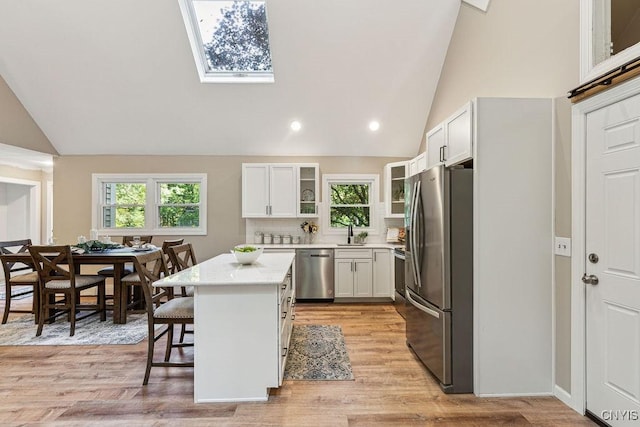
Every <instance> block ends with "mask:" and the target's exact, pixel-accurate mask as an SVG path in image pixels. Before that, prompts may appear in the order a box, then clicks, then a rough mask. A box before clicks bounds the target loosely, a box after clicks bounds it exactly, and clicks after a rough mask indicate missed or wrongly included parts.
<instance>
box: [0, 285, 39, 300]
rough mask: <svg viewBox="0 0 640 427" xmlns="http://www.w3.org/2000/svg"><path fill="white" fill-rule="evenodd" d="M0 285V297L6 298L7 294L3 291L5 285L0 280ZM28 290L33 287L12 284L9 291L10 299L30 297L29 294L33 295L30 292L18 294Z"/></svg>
mask: <svg viewBox="0 0 640 427" xmlns="http://www.w3.org/2000/svg"><path fill="white" fill-rule="evenodd" d="M0 287H2V290H0V299H6V295H7V294H6V292H5V289H6V287H5V285H4V282H0ZM28 290H33V287H32V286H14V287H13V288H12V291H11V299H12V300H19V299H25V298H31V296H32V295H33V294H32V293H28V294H24V295H18V294H21V293H22V292H24V291H28Z"/></svg>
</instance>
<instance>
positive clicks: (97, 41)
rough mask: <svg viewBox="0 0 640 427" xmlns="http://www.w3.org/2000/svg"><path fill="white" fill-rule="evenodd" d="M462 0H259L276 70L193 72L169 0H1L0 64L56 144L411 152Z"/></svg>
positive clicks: (75, 149)
mask: <svg viewBox="0 0 640 427" xmlns="http://www.w3.org/2000/svg"><path fill="white" fill-rule="evenodd" d="M459 7H460V0H348V1H345V0H323V1H317V0H267V13H268V18H269V30H270V41H271V51H272V58H273V68H274V73H275V83H273V84H203V83H200V81H199V78H198V74H197V71H196V67H195V64H194V59H193V56H192V54H191V49H190V45H189V41H188V38H187V33H186V30H185V27H184V22H183V19H182V16H181V13H180V9H179V5H178V0H136V1H131V0H47V1H42V0H20V1H14V0H0V75H1V76H2V77H3V78H4V79H5V80H6V82H7V84H8V85H9V87H10V88H11V89H12V91H13V92H14V93H15V95H16V96H17V98H18V99H19V100H20V102H21V103H22V104H23V105H24V107H25V108H26V110H27V111H28V112H29V114H30V115H31V116H32V117H33V119H34V120H35V122H36V123H37V124H38V126H39V127H40V128H41V129H42V131H43V132H44V134H45V135H46V136H47V137H48V138H49V140H50V141H51V143H52V144H53V146H54V147H55V148H56V150H57V151H58V152H59V153H60V154H62V155H71V154H194V155H196V154H218V155H234V154H237V155H353V156H359V155H371V156H407V157H408V156H413V155H415V154H416V151H417V149H418V146H419V144H420V141H421V138H422V132H423V131H424V127H425V123H426V120H427V117H428V114H429V108H430V105H431V102H432V99H433V96H434V93H435V89H436V86H437V82H438V78H439V76H440V70H441V68H442V64H443V62H444V58H445V55H446V52H447V47H448V44H449V41H450V38H451V34H452V31H453V27H454V24H455V20H456V17H457V14H458V9H459ZM374 119H375V120H377V121H379V122H380V124H381V127H380V130H379V131H378V132H375V133H373V132H371V131H370V130H369V129H368V127H367V125H368V122H369V121H370V120H374ZM292 120H299V121H300V122H302V124H303V128H302V130H301V131H299V132H297V133H294V132H292V131H291V130H290V128H289V124H290V122H291V121H292Z"/></svg>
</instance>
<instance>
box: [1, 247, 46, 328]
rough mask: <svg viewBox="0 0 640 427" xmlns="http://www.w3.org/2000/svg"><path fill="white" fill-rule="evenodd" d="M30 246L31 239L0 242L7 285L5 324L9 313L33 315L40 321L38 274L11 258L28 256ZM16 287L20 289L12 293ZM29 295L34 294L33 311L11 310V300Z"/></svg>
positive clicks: (5, 283) (31, 266) (3, 321)
mask: <svg viewBox="0 0 640 427" xmlns="http://www.w3.org/2000/svg"><path fill="white" fill-rule="evenodd" d="M29 246H31V239H24V240H10V241H6V242H0V259H1V262H2V269H3V270H4V285H5V297H4V315H3V316H2V323H3V324H4V323H7V320H8V319H9V313H33V314H34V315H35V317H36V319H35V320H36V321H38V306H39V298H38V297H39V292H38V272H37V271H35V270H34V267H33V265H28V264H24V263H21V262H17V261H16V260H15V259H12V258H11V255H14V254H28V253H29ZM29 261H31V258H29ZM14 287H15V288H17V289H18V288H19V290H18V291H17V292H16V293H15V294H13V293H12V291H13V288H14ZM28 294H33V301H32V305H31V310H22V309H13V310H12V309H11V298H14V297H20V296H23V295H28Z"/></svg>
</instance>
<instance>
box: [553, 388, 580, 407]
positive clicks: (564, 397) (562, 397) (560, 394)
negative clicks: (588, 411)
mask: <svg viewBox="0 0 640 427" xmlns="http://www.w3.org/2000/svg"><path fill="white" fill-rule="evenodd" d="M553 395H554V396H555V397H557V398H558V400H559V401H561V402H562V403H564V404H565V405H567V406H568V407H569V408H571V409H574V408H573V406H572V405H573V401H572V399H571V394H570V393H569V392H567V391H566V390H565V389H563V388H562V387H560V386H559V385H557V384H556V385H555V386H554V387H553ZM574 410H575V409H574ZM576 412H577V411H576Z"/></svg>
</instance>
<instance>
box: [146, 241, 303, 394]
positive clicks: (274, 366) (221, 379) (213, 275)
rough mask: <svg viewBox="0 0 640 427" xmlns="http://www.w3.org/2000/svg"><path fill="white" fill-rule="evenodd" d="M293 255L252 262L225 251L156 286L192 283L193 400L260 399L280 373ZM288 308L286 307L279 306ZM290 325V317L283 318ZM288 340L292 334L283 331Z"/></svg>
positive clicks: (271, 255) (188, 284) (278, 382)
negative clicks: (284, 304)
mask: <svg viewBox="0 0 640 427" xmlns="http://www.w3.org/2000/svg"><path fill="white" fill-rule="evenodd" d="M294 259H295V255H294V254H292V253H275V254H262V255H261V256H260V257H259V258H258V260H257V261H256V262H255V263H254V264H251V265H241V264H238V263H237V262H235V257H234V256H233V255H232V254H223V255H219V256H217V257H215V258H211V259H209V260H206V261H204V262H202V263H201V264H198V265H195V266H193V267H191V268H188V269H186V270H183V271H181V272H178V273H176V274H173V275H171V276H169V277H166V278H164V279H162V280H159V281H157V282H155V283H154V286H194V287H195V292H194V301H195V303H194V401H195V402H196V403H204V402H241V401H264V400H267V398H268V396H269V388H271V387H278V386H279V385H280V378H281V374H282V372H281V371H282V366H281V361H282V360H283V359H282V357H283V356H282V349H283V348H284V347H287V346H288V343H282V342H281V340H282V339H283V338H282V335H283V334H282V331H281V326H282V325H283V320H282V319H281V306H280V304H281V299H282V298H281V296H282V295H283V294H285V293H286V292H291V289H292V288H293V285H292V283H291V280H292V274H291V269H292V265H293V261H294ZM284 309H287V310H291V309H290V308H286V307H285V308H283V310H284ZM287 325H288V326H287V328H289V329H290V328H291V321H290V317H289V322H287ZM284 335H285V336H286V339H287V340H288V339H289V338H290V331H287V333H286V334H284Z"/></svg>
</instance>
